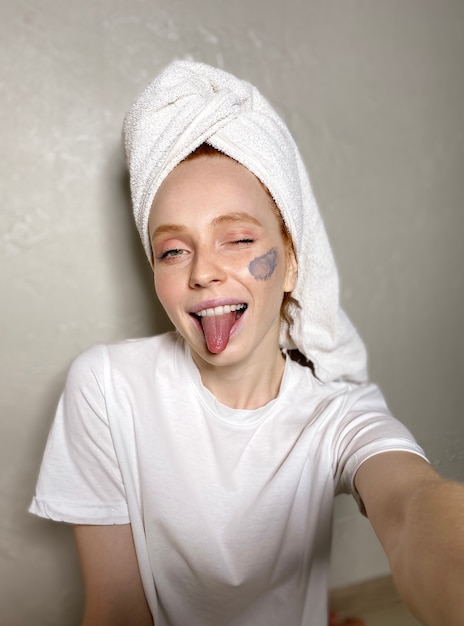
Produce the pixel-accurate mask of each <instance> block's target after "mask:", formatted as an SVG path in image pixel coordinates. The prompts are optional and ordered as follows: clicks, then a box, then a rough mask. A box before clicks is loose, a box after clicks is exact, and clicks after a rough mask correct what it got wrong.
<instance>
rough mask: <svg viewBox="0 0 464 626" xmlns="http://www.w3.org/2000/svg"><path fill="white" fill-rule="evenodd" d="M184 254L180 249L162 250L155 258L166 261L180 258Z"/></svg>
mask: <svg viewBox="0 0 464 626" xmlns="http://www.w3.org/2000/svg"><path fill="white" fill-rule="evenodd" d="M183 254H186V250H182V248H171V249H170V250H164V252H162V253H161V254H160V255H159V256H157V257H156V258H157V259H158V260H159V261H164V260H168V259H174V258H176V257H179V256H182V255H183Z"/></svg>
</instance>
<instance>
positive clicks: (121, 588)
mask: <svg viewBox="0 0 464 626" xmlns="http://www.w3.org/2000/svg"><path fill="white" fill-rule="evenodd" d="M75 536H76V542H77V548H78V552H79V558H80V561H81V566H82V572H83V577H84V588H85V599H86V601H85V613H84V619H83V622H82V626H153V619H152V616H151V613H150V610H149V608H148V605H147V602H146V599H145V594H144V591H143V586H142V581H141V578H140V572H139V568H138V564H137V558H136V553H135V547H134V540H133V537H132V530H131V526H130V524H124V525H114V526H76V528H75Z"/></svg>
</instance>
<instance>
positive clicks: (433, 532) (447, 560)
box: [355, 452, 464, 626]
mask: <svg viewBox="0 0 464 626" xmlns="http://www.w3.org/2000/svg"><path fill="white" fill-rule="evenodd" d="M355 482H356V488H357V490H358V492H359V494H360V496H361V498H362V500H363V502H364V505H365V507H366V511H367V515H368V517H369V519H370V521H371V523H372V526H373V528H374V530H375V532H376V534H377V536H378V538H379V540H380V542H381V543H382V545H383V547H384V549H385V552H386V554H387V557H388V560H389V562H390V567H391V571H392V575H393V580H394V581H395V584H396V586H397V588H398V591H399V593H400V595H401V596H402V598H403V600H404V602H405V604H406V605H407V606H408V607H409V609H410V610H411V612H412V613H413V614H414V615H416V617H417V618H418V619H419V621H420V622H421V623H422V624H424V625H425V626H462V625H463V624H464V593H463V590H464V485H462V484H459V483H455V482H450V481H445V480H443V479H442V478H440V477H439V476H438V474H437V473H436V472H435V470H434V469H433V468H432V467H431V466H430V465H429V464H428V463H427V462H426V461H424V460H423V459H421V458H420V457H418V456H416V455H413V454H409V453H405V452H386V453H383V454H378V455H376V456H375V457H372V458H371V459H369V460H368V461H366V462H365V463H364V464H363V465H362V466H361V467H360V469H359V471H358V473H357V475H356V481H355Z"/></svg>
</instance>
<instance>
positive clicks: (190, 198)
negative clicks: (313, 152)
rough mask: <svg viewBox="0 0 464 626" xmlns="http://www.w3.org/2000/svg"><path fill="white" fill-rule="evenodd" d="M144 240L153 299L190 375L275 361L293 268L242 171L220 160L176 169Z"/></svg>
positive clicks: (265, 204) (267, 202) (266, 203)
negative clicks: (190, 366) (189, 362)
mask: <svg viewBox="0 0 464 626" xmlns="http://www.w3.org/2000/svg"><path fill="white" fill-rule="evenodd" d="M149 232H150V239H151V242H152V248H153V256H154V262H153V266H154V282H155V289H156V292H157V295H158V298H159V300H160V302H161V304H162V305H163V307H164V308H165V310H166V312H167V314H168V316H169V318H170V319H171V321H172V322H173V324H174V325H175V327H176V328H177V330H178V331H179V332H180V334H181V335H182V336H183V337H184V338H185V340H186V341H187V343H188V345H189V346H190V349H191V351H192V356H193V358H194V359H195V361H196V362H197V364H198V365H199V366H200V365H201V362H203V363H204V364H206V363H208V364H211V365H233V364H243V362H244V361H245V360H246V359H252V360H253V359H254V360H256V359H258V360H260V359H270V358H276V357H277V356H278V355H279V343H278V341H279V330H280V309H281V303H282V298H283V294H284V292H287V291H292V289H293V288H294V286H295V281H296V261H295V257H294V254H293V251H292V250H291V249H289V247H288V246H286V245H285V243H284V240H283V238H282V235H281V224H280V222H279V219H278V217H277V216H276V215H275V212H274V209H273V206H272V200H271V199H270V197H269V195H268V194H267V193H266V191H265V190H264V188H263V186H262V185H261V183H260V181H259V180H258V179H257V178H256V177H255V176H254V175H253V174H252V173H251V172H250V171H249V170H247V169H246V168H245V167H243V166H242V165H240V164H239V163H237V162H236V161H234V160H232V159H230V158H228V157H226V156H222V155H221V156H199V157H196V158H194V159H191V160H187V161H184V162H182V163H180V164H179V165H178V166H177V167H176V168H175V169H174V170H173V171H172V172H171V174H169V176H168V177H167V178H166V179H165V180H164V182H163V183H162V185H161V186H160V189H159V190H158V192H157V194H156V196H155V200H154V202H153V206H152V210H151V214H150V220H149ZM264 362H265V361H264Z"/></svg>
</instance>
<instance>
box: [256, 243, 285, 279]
mask: <svg viewBox="0 0 464 626" xmlns="http://www.w3.org/2000/svg"><path fill="white" fill-rule="evenodd" d="M278 258H279V253H278V251H277V248H271V249H270V250H268V251H267V252H266V253H265V254H262V255H261V256H258V257H256V258H255V259H253V260H252V261H250V263H249V265H248V271H249V272H250V274H251V275H252V276H253V278H255V279H256V280H269V279H270V278H271V276H272V275H273V274H274V271H275V269H276V267H277V261H278Z"/></svg>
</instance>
